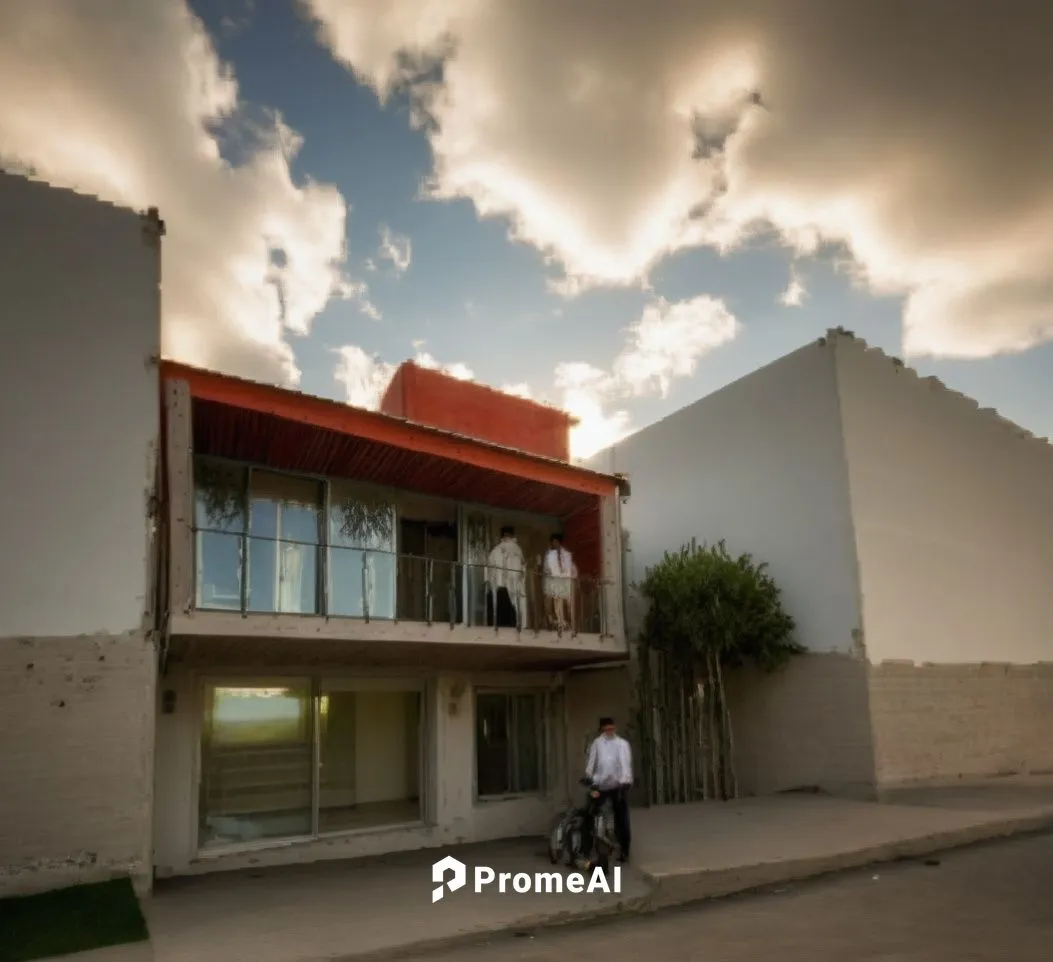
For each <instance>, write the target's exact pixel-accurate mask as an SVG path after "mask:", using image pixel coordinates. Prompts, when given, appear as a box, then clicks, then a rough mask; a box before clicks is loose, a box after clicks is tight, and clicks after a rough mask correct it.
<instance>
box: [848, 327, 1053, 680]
mask: <svg viewBox="0 0 1053 962" xmlns="http://www.w3.org/2000/svg"><path fill="white" fill-rule="evenodd" d="M836 344H837V347H836V355H837V369H838V384H839V391H840V398H841V409H842V412H843V419H844V437H845V446H846V453H847V458H848V465H849V478H850V484H851V500H852V510H853V515H854V518H855V530H856V540H857V545H858V553H859V563H860V571H861V578H862V592H863V599H864V600H863V607H864V625H865V635H866V647H867V653H868V656H869V658H870V661H871V662H873V663H879V662H882V661H888V660H907V661H913V662H916V663H918V664H922V663H926V662H931V663H944V664H952V663H957V664H976V663H980V662H1001V663H1009V664H1018V665H1027V664H1033V663H1036V662H1043V661H1047V662H1048V661H1053V591H1050V576H1051V572H1053V446H1051V445H1049V444H1048V443H1045V442H1043V441H1039V440H1037V439H1032V438H1024V437H1021V436H1020V431H1019V429H1018V428H1015V427H1013V426H1012V425H1010V424H1009V423H1008V422H1006V421H1003V420H1002V419H1001V418H999V417H998V416H997V415H996V414H995V413H994V412H993V411H981V410H979V409H978V406H977V404H976V402H975V401H972V400H971V399H969V398H966V397H964V396H963V395H960V394H957V393H955V392H953V391H950V390H948V389H947V388H945V387H943V386H942V385H940V384H939V383H938V382H935V381H934V380H932V379H926V378H920V377H918V376H917V374H915V373H914V372H913V371H911V370H910V369H909V368H905V367H903V366H901V365H899V364H897V363H896V362H894V361H893V360H892V359H891V358H888V357H886V356H885V355H883V354H881V352H879V351H877V350H875V349H870V348H867V347H866V345H865V344H864V342H862V341H857V340H853V339H850V338H846V337H843V336H842V337H839V338H837V341H836Z"/></svg>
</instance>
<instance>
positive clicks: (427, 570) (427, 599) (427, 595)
mask: <svg viewBox="0 0 1053 962" xmlns="http://www.w3.org/2000/svg"><path fill="white" fill-rule="evenodd" d="M434 573H435V569H434V563H433V561H432V559H431V558H428V559H427V560H426V561H425V563H424V616H425V619H426V621H427V624H429V625H430V624H431V622H432V596H431V595H432V583H431V582H432V576H433V575H434Z"/></svg>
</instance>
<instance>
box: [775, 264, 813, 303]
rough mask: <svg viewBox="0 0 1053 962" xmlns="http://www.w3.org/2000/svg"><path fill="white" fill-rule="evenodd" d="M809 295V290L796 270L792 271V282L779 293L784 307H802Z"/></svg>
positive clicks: (780, 301)
mask: <svg viewBox="0 0 1053 962" xmlns="http://www.w3.org/2000/svg"><path fill="white" fill-rule="evenodd" d="M807 296H808V291H807V290H806V289H805V286H804V282H803V281H802V280H801V278H800V275H798V273H797V271H795V270H794V271H791V272H790V283H789V284H787V285H786V290H784V291H783V292H782V293H781V294H780V295H779V303H780V304H782V305H783V307H800V306H801V305H802V304H803V303H804V299H805V298H806V297H807Z"/></svg>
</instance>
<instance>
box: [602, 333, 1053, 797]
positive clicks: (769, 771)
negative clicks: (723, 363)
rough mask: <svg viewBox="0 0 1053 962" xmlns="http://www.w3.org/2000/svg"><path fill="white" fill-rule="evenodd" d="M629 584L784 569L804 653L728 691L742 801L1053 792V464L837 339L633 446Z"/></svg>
mask: <svg viewBox="0 0 1053 962" xmlns="http://www.w3.org/2000/svg"><path fill="white" fill-rule="evenodd" d="M593 463H594V466H595V467H597V468H600V469H602V470H606V471H619V472H624V473H627V474H628V475H629V478H630V481H631V484H632V498H631V499H630V501H629V502H628V504H627V505H626V506H625V508H624V509H623V510H624V519H625V527H626V528H627V529H628V531H629V536H630V540H629V547H630V554H629V556H628V565H629V570H630V575H631V577H632V578H633V579H634V580H635V579H639V578H640V577H642V575H643V573H644V570H645V569H646V567H647V566H649V565H651V564H654V563H655V562H656V561H658V560H659V559H660V558H661V555H662V552H663V551H665V550H675V549H677V548H678V547H680V545H681V544H683V543H684V542H685V541H688V540H690V538H691V537H695V538H697V539H698V540H699V541H700V542H702V541H709V542H713V541H716V540H718V539H720V538H725V539H726V540H727V542H728V546H729V548H730V549H731V550H732V551H734V552H741V551H749V552H751V553H753V554H754V556H755V557H756V558H757V559H759V560H764V561H767V562H769V564H770V567H771V573H772V575H773V576H774V578H775V579H776V581H777V582H778V583H779V585H780V586H781V587H782V589H783V594H784V602H785V605H786V607H787V609H788V611H789V612H790V613H791V614H792V615H793V616H794V618H795V619H796V620H797V623H798V632H797V636H798V640H799V641H801V642H802V643H803V644H805V645H806V646H807V648H808V652H809V653H808V654H807V655H806V656H804V657H801V658H796V659H794V660H793V661H792V662H791V664H790V667H789V668H788V669H787V670H785V671H783V672H779V673H778V674H776V675H774V676H767V677H759V676H757V675H752V674H748V673H745V674H744V673H740V674H737V675H736V676H735V678H734V680H733V681H732V682H731V697H732V700H733V704H732V711H733V715H734V720H735V724H736V739H737V762H738V767H739V774H740V779H741V782H742V786H743V788H744V790H746V791H747V792H769V791H777V790H782V789H787V788H793V787H804V786H810V785H817V786H820V787H822V788H826V789H829V790H833V791H837V792H842V793H848V794H858V795H863V796H866V795H869V794H878V793H880V792H882V791H883V790H886V789H890V788H894V787H897V786H901V785H905V784H915V783H919V782H922V783H934V782H945V781H956V780H959V779H963V778H973V777H990V776H995V775H1000V774H1008V773H1017V772H1032V773H1037V772H1049V771H1053V743H1051V742H1050V739H1049V723H1050V720H1051V719H1053V594H1051V593H1050V592H1049V591H1048V589H1047V588H1046V582H1047V581H1048V580H1049V573H1050V571H1051V570H1053V447H1051V446H1050V445H1049V444H1048V443H1047V442H1046V441H1045V440H1044V439H1036V438H1033V437H1031V436H1030V435H1028V434H1027V432H1025V431H1022V430H1021V429H1020V428H1018V427H1016V426H1014V425H1012V424H1010V423H1009V422H1007V421H1005V420H1004V419H1002V418H1000V417H999V416H998V415H997V414H995V412H993V411H985V410H981V409H979V407H978V405H977V404H976V402H974V401H972V400H970V399H969V398H966V397H964V396H962V395H960V394H957V393H956V392H954V391H950V390H948V389H947V388H946V387H944V386H943V385H942V384H940V383H939V381H937V380H936V379H934V378H921V377H919V376H918V375H917V374H916V373H915V372H914V371H912V370H910V369H909V368H906V367H905V366H904V365H903V364H902V363H901V362H899V361H898V360H896V359H893V358H890V357H888V356H887V355H885V354H883V353H882V352H881V351H878V350H876V349H872V348H869V347H868V346H867V345H866V344H865V342H863V341H861V340H859V339H856V338H855V337H853V336H852V335H851V334H849V333H847V332H844V331H832V332H829V334H828V335H827V336H826V337H824V338H822V339H820V340H819V341H818V342H816V343H813V344H810V345H808V346H806V347H803V348H801V349H800V350H798V351H795V352H794V353H792V354H790V355H788V356H786V357H784V358H782V359H781V360H779V361H776V362H775V363H774V364H770V365H768V366H767V367H765V368H762V369H761V370H759V371H756V372H754V373H753V374H751V375H749V376H748V377H745V378H743V379H741V380H740V381H737V382H735V383H734V384H731V385H729V386H728V387H726V388H724V389H723V390H721V391H718V392H716V393H715V394H713V395H711V396H709V397H706V398H703V399H702V400H701V401H699V402H697V403H696V404H693V405H691V406H689V407H686V408H684V409H682V410H680V411H678V412H676V413H675V414H673V415H671V416H670V417H668V418H666V419H664V420H663V421H660V422H658V423H657V424H654V425H651V426H650V427H648V428H645V429H644V430H642V431H640V432H638V433H637V434H634V435H632V436H631V437H629V438H627V439H626V440H625V441H623V442H621V443H620V444H618V445H616V446H614V447H613V448H611V449H609V450H608V451H605V452H602V453H601V454H600V455H599V456H597V458H596V459H594V462H593Z"/></svg>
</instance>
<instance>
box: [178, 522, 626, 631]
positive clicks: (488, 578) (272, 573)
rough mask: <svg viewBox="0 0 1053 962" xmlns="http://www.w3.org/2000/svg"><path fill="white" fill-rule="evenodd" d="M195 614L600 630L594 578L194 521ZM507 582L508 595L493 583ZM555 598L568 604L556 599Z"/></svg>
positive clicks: (601, 621)
mask: <svg viewBox="0 0 1053 962" xmlns="http://www.w3.org/2000/svg"><path fill="white" fill-rule="evenodd" d="M195 537H196V540H197V543H198V545H199V548H198V557H199V559H200V561H199V567H198V571H197V600H196V603H195V607H196V608H197V609H198V610H202V611H234V612H239V613H240V614H244V615H248V614H288V615H300V616H319V617H324V618H330V619H332V618H346V619H357V620H361V621H363V622H367V623H368V622H370V621H391V622H410V623H417V624H427V625H431V624H448V625H449V626H450V627H451V628H454V627H458V626H461V627H466V628H495V629H511V630H515V631H518V632H523V631H527V632H531V631H532V632H534V633H539V632H541V631H542V630H545V631H555V632H557V633H559V634H562V633H567V634H569V635H571V636H574V635H577V634H579V633H580V634H595V635H602V634H604V625H605V621H604V613H603V608H604V595H603V592H602V590H601V588H602V582H601V581H599V580H598V579H596V578H589V577H581V576H580V575H579V576H577V577H573V578H569V577H568V578H554V577H546V576H545V575H544V573H543V571H542V569H541V566H540V565H539V564H537V563H536V562H535V563H534V564H530V563H528V567H527V570H526V571H525V572H523V573H519V572H514V571H504V570H500V569H491V568H490V567H489V566H488V565H487V564H485V563H482V564H479V563H475V564H473V563H468V562H462V561H454V560H448V559H443V558H436V557H425V556H422V555H413V554H398V553H396V552H393V551H384V550H378V549H372V548H363V547H358V546H350V545H340V544H321V543H319V542H318V541H300V540H295V539H289V538H274V537H263V536H259V535H248V534H241V533H236V532H230V531H223V530H219V529H213V528H198V529H197V530H196V532H195ZM498 580H501V581H505V582H508V583H509V586H510V588H511V590H509V589H507V588H506V591H508V594H507V597H506V598H505V597H500V596H498V595H497V594H496V593H495V592H494V591H493V590H491V588H490V585H491V584H492V583H495V582H497V581H498ZM557 601H565V603H564V604H558V603H557Z"/></svg>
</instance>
